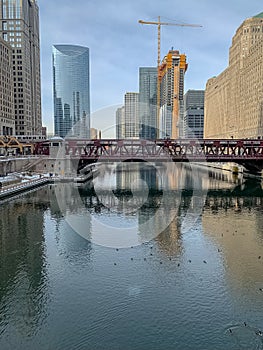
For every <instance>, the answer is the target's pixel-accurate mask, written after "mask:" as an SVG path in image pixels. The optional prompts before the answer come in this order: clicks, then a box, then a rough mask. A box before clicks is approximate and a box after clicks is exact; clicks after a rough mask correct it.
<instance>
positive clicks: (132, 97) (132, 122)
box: [124, 92, 139, 139]
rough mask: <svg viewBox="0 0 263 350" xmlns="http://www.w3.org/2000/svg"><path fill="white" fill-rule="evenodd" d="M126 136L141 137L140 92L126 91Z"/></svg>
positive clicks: (129, 137)
mask: <svg viewBox="0 0 263 350" xmlns="http://www.w3.org/2000/svg"><path fill="white" fill-rule="evenodd" d="M124 121H125V130H124V137H125V138H126V139H137V138H139V93H138V92H126V94H125V96H124Z"/></svg>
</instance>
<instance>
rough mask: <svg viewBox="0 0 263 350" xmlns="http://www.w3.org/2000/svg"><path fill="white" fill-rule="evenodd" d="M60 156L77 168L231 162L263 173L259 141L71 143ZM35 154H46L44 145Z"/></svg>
mask: <svg viewBox="0 0 263 350" xmlns="http://www.w3.org/2000/svg"><path fill="white" fill-rule="evenodd" d="M63 149H64V152H63V153H64V155H65V156H69V157H70V158H72V159H76V158H77V159H79V162H80V167H83V166H85V165H87V164H89V163H94V162H107V161H108V162H123V161H147V162H166V161H173V162H235V163H238V164H241V165H243V166H244V167H245V168H246V169H247V170H249V171H251V172H254V173H255V172H258V171H261V170H262V169H263V140H261V139H242V140H235V139H222V140H212V139H200V140H196V139H176V140H173V139H158V140H145V139H137V140H117V139H96V140H84V139H71V138H68V139H66V140H65V141H64V142H63ZM35 154H49V143H48V141H46V142H42V143H38V144H37V145H36V147H35Z"/></svg>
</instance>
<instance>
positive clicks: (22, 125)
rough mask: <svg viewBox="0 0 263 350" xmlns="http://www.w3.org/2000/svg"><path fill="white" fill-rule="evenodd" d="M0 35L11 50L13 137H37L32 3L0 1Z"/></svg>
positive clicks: (37, 88) (38, 104)
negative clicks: (13, 112)
mask: <svg viewBox="0 0 263 350" xmlns="http://www.w3.org/2000/svg"><path fill="white" fill-rule="evenodd" d="M0 6H1V8H0V20H1V25H0V34H1V36H2V38H3V39H4V40H5V41H7V42H8V43H9V44H10V45H11V47H12V66H13V80H14V111H15V133H16V135H17V136H18V138H21V139H36V138H37V136H40V135H41V131H42V118H41V91H40V49H39V15H38V5H37V1H36V0H0Z"/></svg>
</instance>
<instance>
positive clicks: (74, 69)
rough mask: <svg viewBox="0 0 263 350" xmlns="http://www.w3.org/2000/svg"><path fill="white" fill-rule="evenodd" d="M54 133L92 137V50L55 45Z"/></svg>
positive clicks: (62, 135)
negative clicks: (90, 51)
mask: <svg viewBox="0 0 263 350" xmlns="http://www.w3.org/2000/svg"><path fill="white" fill-rule="evenodd" d="M53 94H54V122H55V134H56V135H58V136H61V137H65V136H66V135H67V134H68V133H70V134H73V135H74V136H77V137H83V138H89V137H90V87H89V49H88V48H87V47H83V46H76V45H54V46H53Z"/></svg>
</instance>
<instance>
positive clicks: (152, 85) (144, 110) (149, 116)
mask: <svg viewBox="0 0 263 350" xmlns="http://www.w3.org/2000/svg"><path fill="white" fill-rule="evenodd" d="M139 102H140V105H139V122H140V137H141V138H144V139H156V136H157V133H156V128H157V109H156V107H157V68H156V67H140V69H139Z"/></svg>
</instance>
